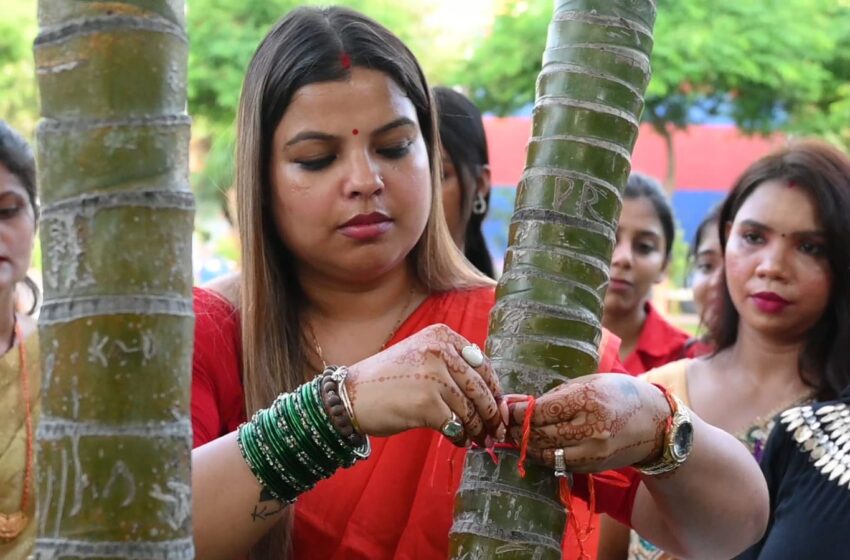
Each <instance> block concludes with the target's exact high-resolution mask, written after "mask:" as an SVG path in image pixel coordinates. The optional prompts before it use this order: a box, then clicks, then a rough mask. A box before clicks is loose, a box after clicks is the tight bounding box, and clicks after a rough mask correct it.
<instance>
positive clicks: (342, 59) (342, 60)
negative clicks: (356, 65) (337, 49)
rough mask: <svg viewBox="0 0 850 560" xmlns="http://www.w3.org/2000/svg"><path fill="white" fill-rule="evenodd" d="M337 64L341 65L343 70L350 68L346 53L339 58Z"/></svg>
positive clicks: (349, 58)
mask: <svg viewBox="0 0 850 560" xmlns="http://www.w3.org/2000/svg"><path fill="white" fill-rule="evenodd" d="M339 62H340V63H341V64H342V68H343V70H348V69H350V68H351V57H350V56H348V53H347V52H344V53H342V54H341V55H340V56H339Z"/></svg>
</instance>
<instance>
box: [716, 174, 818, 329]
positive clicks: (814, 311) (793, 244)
mask: <svg viewBox="0 0 850 560" xmlns="http://www.w3.org/2000/svg"><path fill="white" fill-rule="evenodd" d="M727 227H728V228H729V230H728V241H727V242H726V261H725V270H726V284H727V286H728V289H729V295H730V296H731V298H732V302H733V303H734V304H735V308H736V309H737V310H738V313H739V314H740V316H741V321H742V323H743V325H746V326H748V327H749V328H751V329H753V330H755V331H758V332H761V333H763V334H766V335H768V336H772V337H774V338H777V339H782V340H786V341H792V342H794V341H798V340H801V339H802V338H804V337H805V336H806V334H807V333H808V331H809V330H810V329H811V328H812V327H813V326H814V325H815V324H816V323H817V322H818V320H819V319H820V318H821V316H822V315H823V313H824V311H825V309H826V306H827V304H828V302H829V296H830V291H831V289H832V271H831V270H830V267H829V262H828V261H827V257H826V244H827V239H826V237H825V232H824V230H823V225H822V224H821V221H820V217H819V216H818V211H817V208H816V207H815V205H814V202H813V201H812V199H811V198H810V196H809V194H808V193H807V192H806V191H805V190H804V189H803V188H801V187H795V186H789V184H788V183H786V182H784V181H766V182H764V183H763V184H762V185H760V186H758V187H756V189H755V191H753V193H752V194H751V195H750V196H749V198H747V200H746V201H745V202H744V203H743V204H742V205H741V208H740V209H739V210H738V214H737V215H736V216H735V218H734V220H733V222H732V224H731V225H727Z"/></svg>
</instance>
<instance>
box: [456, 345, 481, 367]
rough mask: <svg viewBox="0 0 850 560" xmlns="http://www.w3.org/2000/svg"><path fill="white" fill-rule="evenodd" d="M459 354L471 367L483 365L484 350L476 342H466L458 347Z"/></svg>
mask: <svg viewBox="0 0 850 560" xmlns="http://www.w3.org/2000/svg"><path fill="white" fill-rule="evenodd" d="M460 355H461V356H463V359H464V360H466V363H467V364H469V367H471V368H478V367H481V366H483V365H484V352H482V351H481V348H479V347H478V345H477V344H468V345H466V346H464V347H463V348H461V349H460Z"/></svg>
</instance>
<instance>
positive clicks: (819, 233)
mask: <svg viewBox="0 0 850 560" xmlns="http://www.w3.org/2000/svg"><path fill="white" fill-rule="evenodd" d="M741 225H742V226H747V227H753V228H756V229H761V230H764V231H775V230H774V229H773V228H772V227H770V226H768V225H766V224H763V223H761V222H758V221H756V220H742V221H741ZM791 235H794V236H796V237H823V236H825V235H826V232H825V231H824V230H822V229H813V230H804V231H794V232H792V233H791Z"/></svg>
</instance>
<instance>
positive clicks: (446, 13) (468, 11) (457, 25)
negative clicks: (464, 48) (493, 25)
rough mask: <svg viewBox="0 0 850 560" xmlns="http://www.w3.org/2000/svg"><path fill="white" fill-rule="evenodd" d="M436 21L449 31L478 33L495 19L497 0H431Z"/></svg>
mask: <svg viewBox="0 0 850 560" xmlns="http://www.w3.org/2000/svg"><path fill="white" fill-rule="evenodd" d="M430 2H431V3H432V4H433V5H434V15H433V18H434V20H435V21H434V23H435V25H436V26H438V27H442V28H443V29H445V30H446V32H448V33H452V32H455V33H458V34H463V35H468V34H470V32H472V33H478V32H480V31H481V30H483V29H485V28H486V27H487V26H489V24H490V22H491V21H492V20H493V11H494V9H495V4H496V1H495V0H430Z"/></svg>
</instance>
